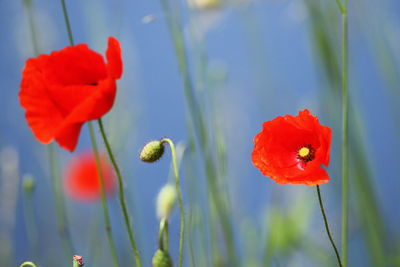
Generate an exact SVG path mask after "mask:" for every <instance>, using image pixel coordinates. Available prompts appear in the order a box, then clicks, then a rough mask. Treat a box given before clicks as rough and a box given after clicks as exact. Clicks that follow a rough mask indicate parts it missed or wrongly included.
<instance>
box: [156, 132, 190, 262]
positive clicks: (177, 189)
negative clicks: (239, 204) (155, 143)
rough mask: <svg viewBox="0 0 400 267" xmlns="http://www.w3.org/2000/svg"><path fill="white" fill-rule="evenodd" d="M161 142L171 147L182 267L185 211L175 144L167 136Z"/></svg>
mask: <svg viewBox="0 0 400 267" xmlns="http://www.w3.org/2000/svg"><path fill="white" fill-rule="evenodd" d="M161 143H168V145H169V147H170V148H171V154H172V165H173V167H174V174H175V187H176V192H177V193H178V203H179V211H180V219H181V222H180V223H181V227H180V237H179V262H178V267H182V257H183V254H182V253H183V240H184V234H185V213H184V210H183V200H182V192H181V185H180V181H179V170H178V164H177V163H176V152H175V145H174V143H173V142H172V140H171V139H169V138H164V139H162V140H161Z"/></svg>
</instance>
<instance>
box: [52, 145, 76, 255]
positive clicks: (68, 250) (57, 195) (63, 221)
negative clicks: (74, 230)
mask: <svg viewBox="0 0 400 267" xmlns="http://www.w3.org/2000/svg"><path fill="white" fill-rule="evenodd" d="M55 150H56V147H55V145H54V143H51V144H49V145H48V146H47V155H48V161H49V168H50V180H51V185H52V187H53V192H54V199H55V206H56V207H55V208H56V221H57V228H58V232H59V234H60V238H61V242H62V245H63V247H64V251H65V254H66V257H67V258H68V259H70V257H71V254H72V251H73V246H72V242H71V235H70V232H69V227H68V225H69V223H68V217H67V214H66V208H65V199H64V194H63V192H62V189H61V184H60V177H59V171H58V157H57V153H56V151H55Z"/></svg>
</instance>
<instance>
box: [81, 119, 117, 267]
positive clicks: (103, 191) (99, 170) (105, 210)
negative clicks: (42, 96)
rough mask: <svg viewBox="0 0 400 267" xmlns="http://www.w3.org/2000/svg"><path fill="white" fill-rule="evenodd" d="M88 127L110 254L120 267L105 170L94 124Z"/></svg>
mask: <svg viewBox="0 0 400 267" xmlns="http://www.w3.org/2000/svg"><path fill="white" fill-rule="evenodd" d="M88 125H89V133H90V140H91V142H92V149H93V154H94V157H95V160H96V166H97V173H98V174H99V175H98V178H99V183H100V189H101V194H100V195H101V205H102V207H103V213H104V223H105V227H106V233H107V238H108V243H109V245H110V252H111V256H112V259H113V263H114V266H119V263H118V256H117V249H116V248H115V243H114V241H113V237H112V231H111V223H110V215H109V213H108V207H107V198H106V189H105V185H104V176H103V170H102V167H101V162H100V156H99V151H98V149H97V143H96V138H95V135H94V130H93V124H92V122H90V121H89V123H88Z"/></svg>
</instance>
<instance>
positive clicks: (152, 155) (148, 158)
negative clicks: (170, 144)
mask: <svg viewBox="0 0 400 267" xmlns="http://www.w3.org/2000/svg"><path fill="white" fill-rule="evenodd" d="M163 154H164V145H163V144H162V143H161V142H160V141H150V142H148V143H147V144H146V145H145V146H144V147H143V149H142V151H141V152H140V160H141V161H144V162H154V161H157V160H159V159H160V158H161V157H162V155H163Z"/></svg>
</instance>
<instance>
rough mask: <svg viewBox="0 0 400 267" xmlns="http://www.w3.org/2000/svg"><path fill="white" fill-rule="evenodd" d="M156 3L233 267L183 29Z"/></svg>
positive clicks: (169, 11) (224, 214)
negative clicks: (165, 28) (165, 25)
mask: <svg viewBox="0 0 400 267" xmlns="http://www.w3.org/2000/svg"><path fill="white" fill-rule="evenodd" d="M160 3H161V5H162V8H163V11H164V14H165V15H166V16H167V17H169V18H170V19H168V20H167V23H168V29H169V31H170V36H171V39H172V42H173V45H174V48H175V52H176V56H177V59H178V67H179V71H180V73H181V76H182V79H183V87H184V93H185V99H186V102H187V106H188V108H189V114H190V116H191V119H192V123H193V128H194V130H195V131H194V132H195V133H194V136H195V137H196V138H197V140H198V143H199V144H198V148H199V150H200V153H201V156H202V157H204V168H205V173H206V178H207V186H208V189H209V192H210V196H211V202H212V204H213V205H215V207H216V210H217V212H216V213H217V218H218V220H219V223H220V226H221V229H222V233H223V237H224V241H225V245H226V248H227V252H228V260H229V263H230V264H231V265H232V266H236V265H237V262H238V261H237V257H236V253H235V247H234V238H233V228H232V224H231V220H230V218H229V215H228V213H227V212H226V211H227V209H228V208H227V203H226V202H224V200H223V199H222V196H221V192H220V191H219V189H218V185H217V181H216V178H217V177H218V174H217V171H216V166H215V163H214V160H213V157H212V153H211V149H210V141H209V140H208V133H207V129H206V124H205V121H204V118H203V116H202V114H201V111H200V108H199V104H198V102H197V100H196V97H195V94H194V86H193V82H192V78H191V75H190V72H189V66H188V56H187V53H186V47H185V43H184V38H183V36H182V32H183V30H182V26H181V21H180V18H176V17H175V16H178V15H176V14H174V13H172V8H171V7H170V4H169V1H167V0H162V1H160Z"/></svg>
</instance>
